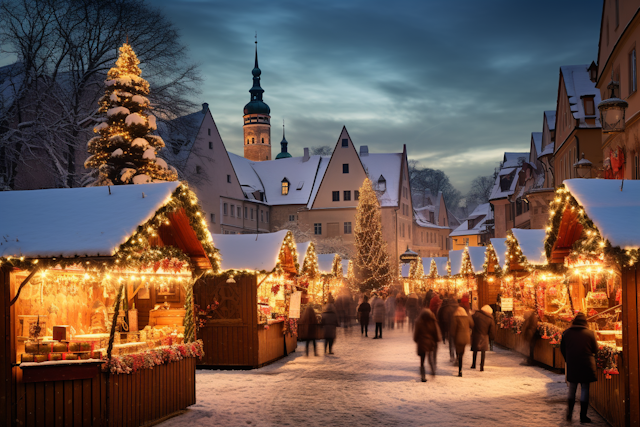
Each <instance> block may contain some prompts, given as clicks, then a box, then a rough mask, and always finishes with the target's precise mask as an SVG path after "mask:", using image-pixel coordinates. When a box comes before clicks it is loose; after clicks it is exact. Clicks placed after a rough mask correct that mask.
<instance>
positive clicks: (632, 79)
mask: <svg viewBox="0 0 640 427" xmlns="http://www.w3.org/2000/svg"><path fill="white" fill-rule="evenodd" d="M636 90H638V75H637V68H636V49H635V48H633V50H632V51H631V53H630V54H629V95H631V94H632V93H634V92H635V91H636Z"/></svg>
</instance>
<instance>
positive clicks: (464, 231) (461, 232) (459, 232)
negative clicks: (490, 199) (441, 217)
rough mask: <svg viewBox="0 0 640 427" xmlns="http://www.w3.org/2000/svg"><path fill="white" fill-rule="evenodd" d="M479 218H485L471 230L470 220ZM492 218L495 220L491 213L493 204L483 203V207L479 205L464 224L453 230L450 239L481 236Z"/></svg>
mask: <svg viewBox="0 0 640 427" xmlns="http://www.w3.org/2000/svg"><path fill="white" fill-rule="evenodd" d="M479 217H483V218H482V219H481V220H480V221H479V222H478V223H477V224H475V225H474V226H473V227H471V228H469V220H472V219H476V218H479ZM492 218H493V214H492V213H491V203H483V204H481V205H478V206H477V207H476V208H475V209H474V210H473V212H472V213H471V215H469V218H468V219H467V220H465V221H464V222H463V223H462V224H460V226H459V227H458V228H456V229H455V230H453V231H452V232H451V234H449V237H455V236H469V235H476V234H481V233H482V232H484V231H485V224H486V222H487V220H490V219H492Z"/></svg>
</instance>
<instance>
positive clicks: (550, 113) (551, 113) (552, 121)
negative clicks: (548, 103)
mask: <svg viewBox="0 0 640 427" xmlns="http://www.w3.org/2000/svg"><path fill="white" fill-rule="evenodd" d="M544 116H545V118H546V120H547V127H548V128H549V130H550V131H554V130H556V110H547V111H545V112H544Z"/></svg>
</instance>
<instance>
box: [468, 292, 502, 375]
mask: <svg viewBox="0 0 640 427" xmlns="http://www.w3.org/2000/svg"><path fill="white" fill-rule="evenodd" d="M472 318H473V330H472V331H471V351H473V362H472V363H471V369H476V358H477V357H478V352H480V371H484V358H485V353H486V352H487V351H488V350H489V341H490V340H493V339H495V336H496V324H495V323H494V321H493V310H492V309H491V307H489V306H488V305H485V306H483V307H482V308H481V309H480V310H478V311H476V312H475V313H474V314H473V316H472Z"/></svg>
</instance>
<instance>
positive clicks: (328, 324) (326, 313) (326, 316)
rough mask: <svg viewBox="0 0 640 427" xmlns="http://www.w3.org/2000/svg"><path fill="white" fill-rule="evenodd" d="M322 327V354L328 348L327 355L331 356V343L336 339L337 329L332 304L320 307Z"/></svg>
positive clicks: (336, 319) (335, 314) (336, 314)
mask: <svg viewBox="0 0 640 427" xmlns="http://www.w3.org/2000/svg"><path fill="white" fill-rule="evenodd" d="M322 327H323V328H324V352H325V353H326V352H327V347H328V348H329V354H333V341H334V340H335V339H336V328H337V327H338V313H336V307H335V306H334V305H333V304H325V305H324V307H322Z"/></svg>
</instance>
